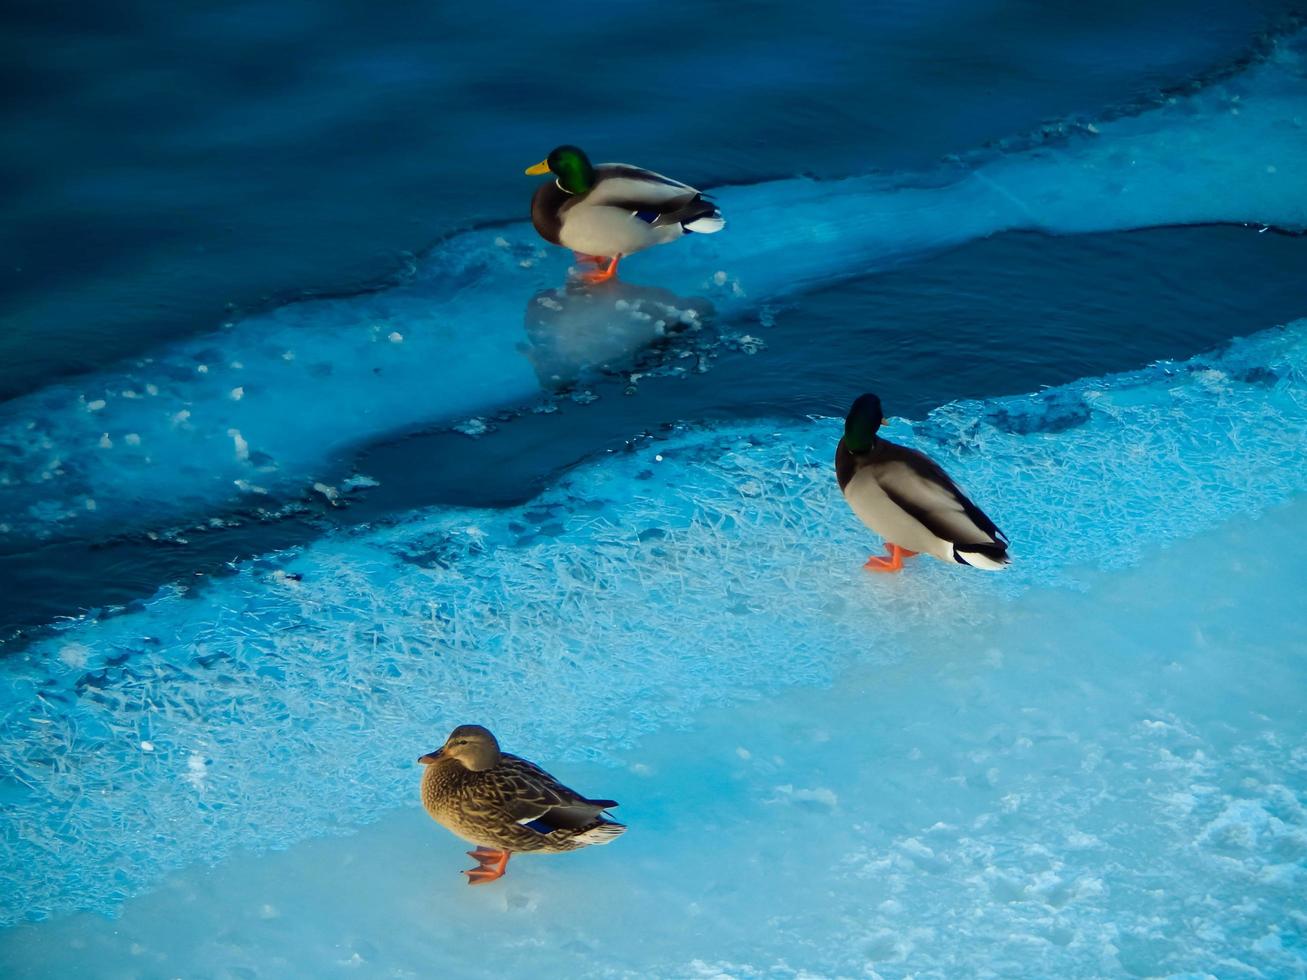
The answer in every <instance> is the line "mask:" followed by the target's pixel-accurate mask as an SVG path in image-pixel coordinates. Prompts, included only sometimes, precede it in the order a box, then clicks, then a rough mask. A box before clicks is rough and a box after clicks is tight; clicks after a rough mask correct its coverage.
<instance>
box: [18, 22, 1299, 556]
mask: <svg viewBox="0 0 1307 980" xmlns="http://www.w3.org/2000/svg"><path fill="white" fill-rule="evenodd" d="M1303 44H1304V35H1297V36H1295V37H1292V38H1289V39H1286V40H1283V41H1281V42H1280V44H1279V45H1278V46H1277V47H1276V48H1275V50H1274V51H1273V53H1272V55H1271V56H1270V57H1269V59H1268V60H1267V61H1265V62H1263V63H1260V64H1258V65H1255V66H1253V67H1251V68H1250V69H1248V70H1247V71H1246V72H1245V73H1243V74H1242V75H1241V76H1239V77H1236V78H1233V79H1230V80H1227V81H1223V82H1221V83H1220V84H1218V85H1214V86H1212V87H1210V88H1208V89H1206V90H1204V91H1202V92H1200V93H1198V94H1196V95H1194V96H1191V97H1188V98H1185V99H1178V100H1173V101H1172V102H1171V103H1170V104H1168V105H1164V106H1161V107H1158V108H1155V109H1152V110H1150V111H1147V112H1144V113H1142V114H1141V115H1139V116H1137V117H1133V118H1121V119H1115V120H1112V121H1109V122H1103V123H1101V124H1100V125H1098V126H1096V127H1093V129H1092V131H1091V130H1089V129H1086V130H1083V131H1082V132H1081V133H1080V134H1079V135H1076V136H1072V137H1070V138H1068V140H1067V141H1066V142H1065V144H1063V145H1059V146H1049V147H1044V148H1040V149H1036V150H1025V151H1021V152H1014V153H1011V154H1008V155H997V156H994V157H992V158H990V159H988V160H987V161H983V162H976V163H971V164H968V165H967V166H965V167H962V166H959V167H954V168H950V169H947V170H945V171H942V172H940V173H937V174H932V175H929V176H927V177H926V178H919V179H905V178H903V177H882V176H876V177H861V178H856V179H849V180H842V181H829V182H815V181H810V180H786V181H777V182H772V183H767V184H761V185H756V186H752V187H728V188H723V189H722V190H721V192H720V194H719V199H720V203H721V205H722V207H723V209H724V210H725V211H726V212H727V213H728V214H729V217H730V221H731V225H730V230H729V231H728V232H726V233H724V234H720V235H713V236H694V237H692V238H691V239H689V240H687V241H686V242H684V243H682V244H678V245H677V247H676V248H672V249H664V250H661V251H659V252H653V253H648V254H644V255H641V256H640V257H639V258H637V259H635V260H633V263H632V265H631V270H630V274H632V275H637V276H640V277H648V279H649V280H650V281H657V282H659V283H661V284H662V285H663V286H665V287H667V288H668V289H670V290H672V291H673V293H675V294H677V295H679V296H681V297H696V298H695V299H687V300H685V301H684V302H683V303H681V304H679V306H680V308H681V309H682V310H693V309H696V308H697V307H698V306H701V305H702V304H703V303H704V301H705V300H707V301H708V302H710V303H711V304H713V305H715V306H716V308H717V309H718V311H719V312H720V313H721V314H723V315H724V316H728V317H729V316H733V315H737V314H739V313H740V312H741V311H742V310H743V309H745V308H746V307H747V306H749V305H750V304H753V303H757V302H759V301H765V300H768V299H771V298H774V297H776V296H778V295H781V294H785V293H789V292H794V291H798V290H802V289H810V288H814V287H816V286H819V285H820V284H822V283H825V282H829V281H831V280H832V279H834V278H838V277H840V276H845V275H850V274H861V273H864V272H867V271H869V270H872V269H876V268H880V267H884V266H885V265H887V264H889V263H891V262H893V261H896V260H898V259H901V258H903V257H905V256H910V255H914V254H918V253H922V252H926V251H929V250H931V249H937V248H941V247H946V246H950V245H955V244H958V243H960V242H963V241H966V240H968V239H971V238H975V237H978V236H983V235H989V234H993V233H995V232H999V231H1003V230H1007V229H1038V230H1042V231H1046V232H1050V233H1055V234H1067V233H1077V232H1089V231H1107V230H1113V229H1124V228H1136V227H1144V226H1152V225H1161V224H1180V223H1194V222H1264V223H1266V224H1268V225H1278V226H1280V227H1284V228H1296V229H1301V228H1304V227H1307V192H1305V191H1304V185H1303V181H1302V180H1301V175H1302V174H1303V173H1304V172H1307V131H1305V130H1304V119H1305V118H1307V83H1305V81H1304V57H1303V54H1302V46H1303ZM526 193H527V190H526V189H524V190H523V194H526ZM546 255H548V258H546ZM542 260H543V261H542ZM563 264H564V259H563V257H562V256H561V255H560V254H559V253H558V252H557V250H555V251H553V252H549V253H546V252H545V250H543V249H542V248H540V247H539V244H538V241H537V240H536V239H535V236H534V234H533V233H532V232H531V231H530V229H529V228H527V227H525V226H523V225H517V226H514V227H512V228H509V229H505V230H502V231H501V232H498V233H496V232H489V231H486V232H471V233H467V234H463V235H460V236H457V237H456V238H454V239H452V240H451V241H449V242H447V243H446V244H445V245H443V246H442V247H440V248H437V249H436V250H435V251H434V252H433V253H432V254H431V255H429V256H428V257H427V258H426V259H425V260H424V261H423V262H422V263H421V264H420V266H419V268H418V270H417V273H416V275H415V276H414V278H413V279H412V280H411V281H409V282H407V283H405V284H404V285H402V286H397V287H395V288H391V289H385V290H382V291H379V292H375V293H370V294H367V295H363V296H355V297H349V298H346V299H333V300H318V301H313V302H306V303H298V304H294V305H291V306H287V307H283V308H281V309H278V310H275V311H273V312H271V313H268V314H266V315H260V316H255V317H251V318H249V319H247V320H243V321H241V322H239V323H235V324H232V325H229V327H228V328H227V329H224V330H222V331H220V332H218V333H215V334H212V335H209V336H205V337H200V338H197V339H194V340H189V341H186V342H184V343H181V344H178V345H175V346H173V347H169V348H167V349H164V350H161V351H159V352H157V353H156V354H155V355H154V356H153V357H148V358H144V359H142V360H140V361H138V362H135V363H133V364H130V365H128V366H125V367H122V368H119V369H116V370H112V371H106V372H104V373H101V374H96V375H90V376H87V377H84V378H80V379H78V380H76V381H74V382H70V383H66V384H59V385H53V386H51V387H48V388H45V389H43V390H41V391H38V392H35V393H33V394H31V395H28V396H26V397H23V398H20V399H16V400H14V401H12V402H10V403H8V404H6V405H5V406H3V407H0V515H3V517H2V519H0V544H3V543H4V542H5V541H6V540H8V541H16V540H22V539H29V538H32V537H52V536H58V535H63V534H79V533H105V532H106V531H118V530H122V529H124V528H131V527H138V528H139V527H140V526H141V525H142V523H143V522H155V523H156V524H157V523H168V522H173V521H175V520H178V519H181V518H184V517H187V516H197V515H204V514H206V513H207V512H208V511H210V510H212V509H213V508H215V507H226V506H230V505H232V504H233V503H234V502H235V501H238V500H240V499H242V498H246V499H248V498H250V497H251V496H253V497H254V498H255V499H260V498H265V497H268V496H276V495H285V494H288V493H297V492H301V491H302V490H304V489H305V488H307V487H308V486H310V485H311V484H312V483H313V482H314V480H315V479H319V478H321V477H322V476H323V475H324V474H323V472H322V471H324V470H325V469H327V468H329V467H331V466H332V465H333V463H335V462H338V461H339V459H340V457H341V454H343V453H346V452H348V451H349V450H350V449H351V448H352V447H355V446H357V445H359V444H361V443H364V442H366V441H368V440H371V439H375V438H378V437H381V436H383V435H388V434H393V433H397V432H402V431H404V430H408V429H412V428H414V427H421V426H429V425H433V424H441V423H444V424H447V423H451V422H456V421H458V420H461V419H466V418H469V417H473V416H477V415H481V414H484V413H485V412H487V411H491V410H494V409H500V408H504V407H506V406H520V405H523V404H525V403H528V402H530V401H531V400H532V399H533V398H535V397H537V396H538V395H539V392H540V390H541V378H543V379H544V383H545V385H546V387H547V386H548V384H549V383H550V379H551V378H552V377H553V376H554V375H556V374H557V373H558V369H559V365H558V364H557V362H556V361H550V362H549V363H548V364H547V365H546V367H545V372H544V373H543V374H542V375H541V377H540V378H538V377H537V370H538V368H539V367H540V365H539V363H538V362H537V363H535V364H533V363H532V358H531V356H530V354H531V349H532V348H536V349H539V346H540V344H541V338H540V336H539V334H538V331H536V330H535V327H536V326H538V325H539V321H538V320H537V321H536V323H535V325H531V324H530V323H529V324H528V327H527V329H526V330H525V331H524V329H523V322H524V318H525V319H527V320H528V321H529V320H530V317H531V315H532V303H533V302H534V299H535V294H536V293H537V291H539V290H541V289H542V288H546V287H548V286H550V285H551V284H553V283H556V282H557V281H558V280H559V279H560V278H561V275H562V269H563ZM673 305H677V304H673ZM524 310H525V311H526V312H525V314H524ZM564 319H565V318H564ZM616 319H617V320H619V321H620V320H621V319H622V317H621V316H618V317H617V318H616ZM554 328H555V329H556V330H562V331H563V333H562V334H560V335H559V336H560V337H562V342H552V341H545V342H544V346H545V348H546V349H547V350H549V351H550V352H551V354H554V355H556V354H558V353H559V352H565V353H566V355H567V356H568V357H579V358H581V359H582V360H585V359H587V358H597V359H602V358H606V357H610V356H612V355H613V353H614V347H613V342H612V337H608V338H605V341H604V343H601V344H598V346H596V347H595V348H594V349H589V348H584V349H581V350H573V349H570V348H569V342H570V337H569V336H567V333H566V328H567V324H566V323H565V322H562V323H556V324H554ZM528 337H529V339H530V344H529V345H528V344H526V343H524V341H526V340H527V338H528ZM645 342H647V331H643V330H641V329H631V330H627V331H625V332H621V331H619V332H618V340H617V343H618V345H619V346H620V345H622V344H626V345H630V346H635V345H639V344H642V343H645ZM591 363H593V361H591ZM574 366H575V365H574V364H573V365H564V366H563V373H564V374H566V373H567V370H568V368H569V367H574Z"/></svg>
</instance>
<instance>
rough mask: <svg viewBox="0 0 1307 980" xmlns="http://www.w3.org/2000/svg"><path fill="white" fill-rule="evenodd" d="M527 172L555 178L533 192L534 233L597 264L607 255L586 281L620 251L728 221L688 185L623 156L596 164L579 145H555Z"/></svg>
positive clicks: (612, 267) (610, 265) (606, 275)
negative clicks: (622, 159)
mask: <svg viewBox="0 0 1307 980" xmlns="http://www.w3.org/2000/svg"><path fill="white" fill-rule="evenodd" d="M526 172H527V173H528V174H530V175H532V176H537V175H541V174H552V175H553V177H554V179H553V180H551V181H548V182H546V183H544V184H541V185H540V187H539V188H538V189H537V190H536V192H535V196H534V197H533V198H532V199H531V223H532V224H534V225H535V228H536V231H538V232H539V233H540V236H541V237H542V238H544V239H545V240H546V241H549V242H553V243H554V244H555V245H562V246H563V247H565V248H570V249H571V250H572V251H573V252H576V253H577V255H578V257H580V258H582V259H585V260H590V261H593V262H595V263H596V264H598V265H602V264H603V260H605V259H606V260H608V261H607V265H606V266H605V267H604V268H602V269H596V270H595V271H593V272H589V273H586V274H585V276H584V277H583V278H585V279H586V280H587V281H589V282H603V281H605V280H608V279H611V278H612V277H613V276H614V275H615V274H616V273H617V263H618V262H619V261H620V260H621V259H622V258H623V257H624V256H627V255H631V254H632V253H634V252H639V251H641V250H642V249H646V248H648V247H649V246H651V245H662V244H665V243H667V242H672V241H675V240H676V239H678V238H681V237H682V236H684V235H687V234H690V233H692V232H697V233H699V234H711V233H713V232H715V231H721V230H722V228H723V227H724V226H725V224H726V222H725V221H723V220H722V214H721V212H720V211H719V210H718V209H717V206H716V205H715V204H713V203H712V201H710V200H708V199H707V198H705V197H704V196H703V194H702V193H701V192H699V191H697V190H695V189H694V188H693V187H691V186H689V185H688V184H682V183H681V182H680V181H679V180H672V179H671V178H670V177H664V176H663V175H662V174H656V173H654V172H653V171H652V170H644V169H642V168H640V167H633V166H631V165H630V164H626V163H601V164H599V165H598V166H595V165H594V164H592V163H591V162H590V158H589V157H587V156H586V155H585V152H584V151H583V150H581V149H580V148H579V147H575V146H560V147H557V148H555V149H554V151H553V152H552V153H550V154H549V156H548V157H546V158H545V159H544V160H541V161H540V162H539V163H537V164H536V165H535V166H534V167H528V168H527V170H526Z"/></svg>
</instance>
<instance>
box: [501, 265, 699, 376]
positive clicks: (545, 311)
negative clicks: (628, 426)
mask: <svg viewBox="0 0 1307 980" xmlns="http://www.w3.org/2000/svg"><path fill="white" fill-rule="evenodd" d="M714 312H715V311H714V310H713V306H712V304H711V303H709V302H708V301H707V300H706V299H703V298H702V297H684V296H678V295H677V294H676V293H673V292H672V291H671V290H668V289H660V288H658V287H656V286H640V285H636V284H634V283H629V282H622V281H620V280H611V281H609V282H606V283H604V284H602V285H601V286H588V285H582V284H580V283H575V282H569V283H568V284H567V285H565V286H561V287H558V288H554V289H544V290H541V291H540V292H538V293H536V294H535V295H534V296H532V297H531V298H530V299H529V300H528V301H527V304H526V310H525V312H524V314H523V320H524V322H525V326H526V337H527V339H526V343H524V344H523V345H522V351H523V353H524V354H525V355H526V357H527V359H528V360H530V362H531V364H532V366H533V367H534V368H535V372H536V377H537V378H539V379H540V384H541V387H543V388H546V389H556V388H560V387H564V386H566V385H568V384H571V383H572V382H575V381H578V380H580V379H582V378H584V377H586V376H587V375H591V374H595V373H601V374H607V373H612V372H615V371H627V370H630V369H632V368H635V367H638V366H639V364H640V362H641V354H642V353H643V352H646V351H647V350H649V349H650V348H661V347H663V346H664V345H666V344H668V343H670V342H671V341H672V340H674V339H675V338H678V337H684V336H685V335H687V334H696V333H698V332H699V331H701V330H703V329H704V328H705V327H706V326H708V325H709V324H711V323H712V320H713V317H714Z"/></svg>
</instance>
